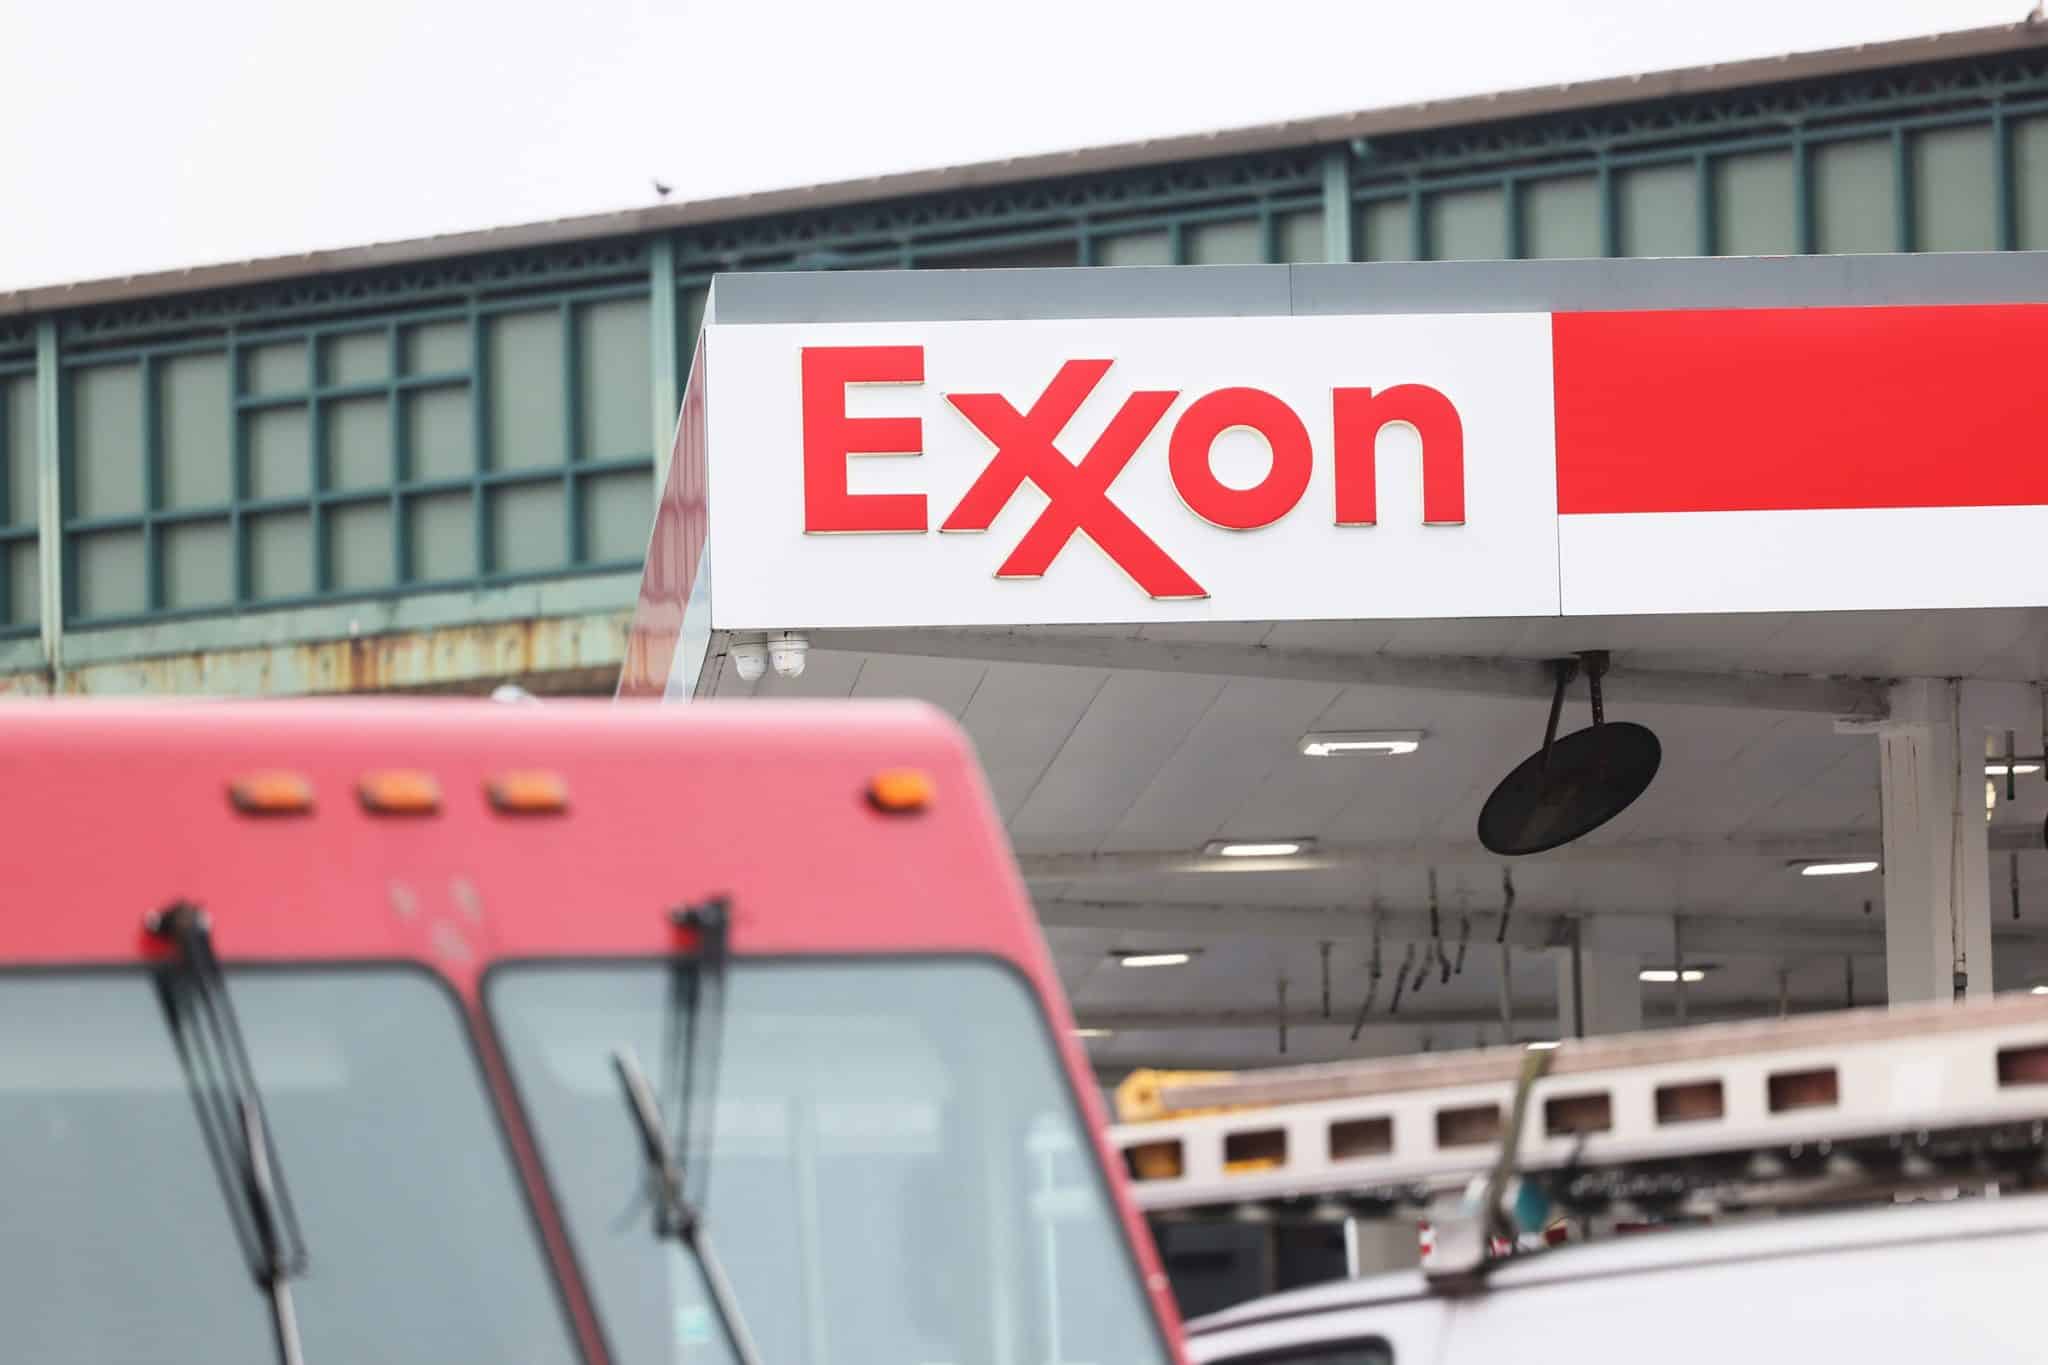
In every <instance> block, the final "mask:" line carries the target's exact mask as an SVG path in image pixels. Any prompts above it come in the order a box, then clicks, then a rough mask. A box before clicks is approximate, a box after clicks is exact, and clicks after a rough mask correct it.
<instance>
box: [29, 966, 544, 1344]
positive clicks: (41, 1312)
mask: <svg viewBox="0 0 2048 1365" xmlns="http://www.w3.org/2000/svg"><path fill="white" fill-rule="evenodd" d="M229 981H230V984H229V988H228V989H229V992H230V996H231V999H232V1000H233V1002H234V1004H235V1006H236V1008H237V1012H238V1013H239V1015H240V1019H241V1023H242V1026H243V1030H244V1033H245V1036H246V1039H247V1045H248V1049H249V1053H250V1058H251V1061H252V1062H253V1064H254V1067H255V1072H256V1081H257V1084H258V1086H259V1087H260V1088H261V1089H262V1092H263V1102H264V1109H265V1112H266V1114H267V1116H268V1118H269V1120H270V1127H271V1132H272V1137H273V1140H274V1142H275V1144H276V1148H277V1152H278V1154H279V1158H280V1165H281V1168H282V1173H283V1177H284V1182H285V1186H286V1188H287V1189H288V1191H289V1192H290V1195H291V1199H292V1202H293V1205H294V1208H295V1210H296V1212H297V1214H298V1217H299V1222H300V1226H301V1228H302V1230H303V1232H304V1234H305V1239H306V1245H307V1259H308V1262H309V1265H310V1269H309V1272H308V1273H307V1274H306V1275H304V1276H302V1277H300V1278H298V1279H297V1280H295V1281H294V1282H293V1286H292V1288H293V1295H294V1298H295V1300H296V1306H297V1309H298V1318H299V1327H300V1332H301V1335H302V1337H303V1340H304V1344H305V1353H306V1358H307V1359H308V1360H310V1361H316V1362H317V1361H376V1362H379V1365H448V1363H449V1362H451V1361H462V1360H492V1361H503V1362H506V1363H507V1365H568V1362H570V1361H572V1360H574V1359H575V1356H574V1354H573V1350H572V1348H571V1346H570V1343H569V1340H568V1336H567V1330H566V1327H565V1325H564V1323H563V1322H562V1321H561V1313H560V1311H559V1309H558V1308H557V1304H558V1302H559V1300H558V1298H557V1296H556V1294H555V1292H554V1289H553V1287H552V1286H551V1285H550V1283H549V1282H548V1279H547V1276H546V1272H545V1268H544V1263H543V1262H542V1260H541V1257H540V1253H539V1249H538V1247H537V1246H536V1244H535V1237H534V1232H533V1229H532V1223H531V1221H530V1219H529V1218H528V1216H527V1213H526V1210H525V1207H524V1204H523V1202H522V1196H521V1194H520V1191H519V1187H518V1185H517V1183H516V1181H515V1178H514V1176H513V1172H512V1169H511V1164H510V1161H509V1159H508V1158H507V1156H506V1152H505V1143H504V1139H503V1136H502V1134H501V1133H500V1132H499V1131H498V1129H497V1125H496V1123H495V1122H494V1120H493V1118H492V1117H491V1113H490V1110H489V1109H488V1107H487V1105H486V1101H485V1092H484V1088H483V1083H482V1079H481V1077H480V1076H479V1075H478V1073H477V1069H476V1064H475V1062H474V1061H473V1060H472V1054H471V1053H470V1051H469V1045H468V1043H467V1042H466V1041H465V1040H464V1037H463V1035H462V1033H461V1031H460V1026H459V1024H458V1021H457V1015H456V1011H455V1008H454V1006H453V1005H452V1004H451V1003H450V1002H449V1001H448V999H447V998H446V996H445V995H444V994H443V993H442V992H441V990H440V989H439V988H438V987H436V986H434V985H432V984H430V983H429V981H428V980H427V979H426V977H425V975H424V974H423V973H419V972H414V971H400V970H395V969H394V970H368V969H354V970H349V971H319V972H307V971H292V972H264V973H257V972H246V971H240V970H236V971H231V972H230V973H229ZM0 1030H4V1032H5V1035H6V1036H7V1037H8V1038H10V1039H14V1040H16V1045H15V1046H11V1047H9V1048H7V1049H6V1050H5V1051H4V1052H0V1169H4V1170H5V1171H6V1172H7V1176H8V1180H7V1190H8V1194H7V1202H6V1208H7V1227H8V1236H7V1237H5V1238H0V1319H4V1320H5V1321H6V1323H7V1333H8V1350H7V1355H8V1358H9V1359H12V1360H21V1361H46V1360H47V1361H92V1362H94V1363H95V1365H142V1363H143V1362H157V1361H205V1362H207V1365H276V1361H277V1358H278V1355H277V1352H278V1347H277V1343H276V1340H275V1337H274V1335H273V1333H272V1328H271V1319H270V1311H269V1308H268V1306H267V1303H266V1300H265V1296H264V1293H263V1291H262V1290H261V1288H259V1286H258V1285H257V1284H256V1282H255V1280H254V1278H253V1276H252V1275H251V1273H250V1269H249V1262H248V1260H247V1257H246V1254H245V1252H244V1250H243V1247H242V1244H241V1242H240V1241H239V1240H238V1238H237V1236H236V1233H235V1228H234V1224H233V1223H232V1222H231V1221H230V1219H231V1215H230V1213H229V1205H228V1203H227V1199H228V1197H229V1196H228V1194H227V1193H226V1191H225V1190H224V1189H223V1185H222V1182H221V1179H220V1177H219V1176H218V1175H217V1174H216V1167H215V1164H214V1161H213V1158H212V1156H211V1155H210V1153H209V1149H208V1143H207V1137H206V1132H205V1130H204V1129H203V1128H202V1127H201V1124H200V1121H199V1118H198V1111H197V1110H196V1109H195V1106H194V1101H193V1094H192V1091H191V1089H190V1086H189V1082H188V1080H187V1077H186V1073H185V1071H184V1069H183V1067H182V1065H181V1063H180V1061H179V1058H178V1054H177V1051H176V1050H175V1048H174V1045H173V1041H172V1035H171V1032H170V1029H169V1027H168V1025H167V1022H166V1019H165V1014H164V1010H163V1007H162V1004H161V1003H160V998H159V996H158V993H157V990H156V988H155V986H154V984H153V983H152V981H151V979H150V978H149V977H148V976H146V975H144V974H143V973H141V972H133V973H130V972H119V973H115V972H97V973H83V972H80V973H65V974H63V975H54V974H47V973H39V974H35V975H28V974H14V975H9V976H7V977H4V978H0ZM22 1040H33V1041H32V1044H31V1045H21V1044H22Z"/></svg>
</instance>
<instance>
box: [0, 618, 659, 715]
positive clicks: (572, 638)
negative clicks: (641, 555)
mask: <svg viewBox="0 0 2048 1365" xmlns="http://www.w3.org/2000/svg"><path fill="white" fill-rule="evenodd" d="M630 618H631V613H630V612H628V611H611V612H603V613H596V614H590V615H583V616H570V617H552V618H539V619H523V620H510V621H493V622H487V623H482V624H477V625H457V626H442V627H437V628H434V629H430V630H415V631H393V632H389V633H385V634H379V635H363V636H355V637H342V638H336V639H324V640H312V641H298V642H292V643H281V644H273V645H256V646H247V647H240V648H228V649H207V650H192V651H187V652H183V653H174V654H164V655H158V656H155V657H149V658H135V659H114V660H106V661H103V662H95V663H90V664H84V665H80V666H77V667H73V668H66V669H63V670H61V671H60V672H58V673H56V674H54V675H53V674H51V673H50V672H49V671H48V670H46V669H43V668H41V667H38V668H35V669H33V670H24V671H21V672H17V673H11V674H4V675H0V696H16V697H20V696H48V695H51V694H53V693H54V694H59V695H66V696H133V695H138V694H139V695H178V696H193V695H198V696H267V697H291V696H331V695H338V694H345V693H362V692H397V691H443V692H446V691H467V690H476V689H482V688H486V687H489V686H493V685H495V684H497V683H500V682H517V683H519V684H520V685H521V686H523V687H525V688H527V690H529V691H532V692H536V693H550V694H555V695H561V694H565V693H585V692H587V693H590V694H592V695H599V696H603V695H609V694H610V691H611V688H612V684H613V683H614V682H615V681H616V679H617V677H618V671H619V666H620V664H621V662H622V661H623V660H624V658H625V646H626V628H627V624H628V622H629V620H630Z"/></svg>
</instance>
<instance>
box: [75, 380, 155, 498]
mask: <svg viewBox="0 0 2048 1365" xmlns="http://www.w3.org/2000/svg"><path fill="white" fill-rule="evenodd" d="M71 423H72V434H71V455H72V465H71V507H72V511H73V513H74V515H76V516H80V517H124V516H132V515H133V514H135V513H137V512H140V511H141V510H142V493H143V488H142V371H141V368H140V367H139V366H136V365H95V366H93V367H91V368H90V369H84V370H74V371H73V372H72V375H71Z"/></svg>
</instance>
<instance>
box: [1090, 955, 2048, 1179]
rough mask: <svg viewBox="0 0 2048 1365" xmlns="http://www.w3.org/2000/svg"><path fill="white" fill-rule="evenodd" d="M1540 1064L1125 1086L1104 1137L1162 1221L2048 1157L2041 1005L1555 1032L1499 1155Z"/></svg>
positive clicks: (1967, 1175) (1442, 1063)
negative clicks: (1512, 1144) (1592, 1034)
mask: <svg viewBox="0 0 2048 1365" xmlns="http://www.w3.org/2000/svg"><path fill="white" fill-rule="evenodd" d="M1532 1060H1535V1059H1532V1058H1531V1057H1529V1056H1528V1055H1527V1054H1526V1053H1525V1050H1524V1049H1521V1048H1498V1049H1488V1050H1483V1051H1479V1052H1470V1053H1448V1054H1445V1053H1438V1054H1432V1055H1428V1056H1418V1057H1403V1058H1397V1059H1392V1060H1388V1061H1377V1062H1365V1063H1336V1064H1330V1065H1324V1066H1310V1067H1294V1068H1286V1069H1280V1070H1273V1071H1266V1072H1255V1073H1245V1074H1241V1075H1228V1074H1226V1075H1215V1074H1205V1075H1202V1076H1200V1077H1191V1078H1187V1080H1185V1081H1181V1082H1176V1080H1175V1078H1173V1077H1172V1076H1170V1075H1169V1076H1165V1077H1158V1076H1153V1077H1151V1078H1136V1079H1138V1080H1139V1081H1140V1084H1137V1085H1134V1086H1133V1087H1132V1091H1133V1094H1137V1093H1138V1092H1140V1091H1145V1090H1147V1089H1148V1088H1149V1089H1150V1090H1152V1091H1156V1095H1154V1094H1146V1095H1144V1096H1143V1099H1144V1100H1146V1101H1149V1103H1141V1104H1139V1105H1138V1106H1137V1107H1135V1108H1134V1107H1133V1106H1131V1105H1129V1104H1120V1105H1119V1109H1120V1117H1122V1118H1123V1119H1124V1120H1125V1121H1123V1122H1120V1123H1119V1124H1118V1125H1116V1126H1115V1127H1114V1128H1113V1129H1112V1141H1113V1143H1114V1145H1115V1146H1116V1147H1117V1148H1118V1149H1119V1150H1120V1151H1121V1152H1122V1153H1123V1155H1124V1160H1125V1164H1126V1167H1127V1170H1128V1172H1129V1175H1130V1178H1131V1188H1132V1191H1133V1194H1134V1196H1135V1198H1136V1200H1137V1203H1138V1204H1139V1206H1140V1207H1141V1208H1143V1209H1145V1210H1147V1211H1148V1212H1151V1213H1154V1214H1169V1213H1180V1214H1191V1213H1198V1212H1209V1213H1216V1212H1228V1213H1231V1214H1233V1215H1234V1216H1246V1215H1247V1214H1252V1215H1254V1216H1272V1215H1274V1214H1276V1213H1284V1212H1286V1211H1288V1210H1289V1209H1293V1210H1296V1211H1307V1212H1310V1213H1311V1216H1321V1215H1327V1214H1329V1213H1331V1212H1334V1211H1337V1210H1342V1211H1345V1212H1357V1211H1361V1210H1365V1211H1375V1210H1377V1211H1388V1210H1392V1209H1396V1208H1407V1207H1426V1206H1428V1205H1429V1204H1430V1203H1432V1202H1441V1201H1442V1199H1443V1198H1444V1197H1445V1196H1449V1195H1453V1194H1454V1193H1455V1192H1457V1191H1461V1190H1462V1191H1467V1192H1468V1193H1469V1191H1470V1189H1471V1188H1472V1187H1473V1186H1474V1182H1475V1181H1478V1180H1481V1179H1482V1178H1485V1177H1487V1176H1488V1175H1489V1174H1494V1175H1499V1174H1500V1173H1501V1172H1503V1171H1507V1172H1512V1174H1513V1175H1514V1176H1516V1177H1518V1178H1519V1179H1520V1180H1521V1181H1523V1182H1530V1181H1533V1182H1535V1183H1537V1184H1539V1185H1540V1186H1542V1187H1543V1189H1544V1191H1545V1193H1546V1195H1547V1197H1548V1198H1549V1199H1550V1200H1552V1201H1554V1202H1556V1203H1558V1204H1560V1205H1562V1206H1564V1207H1566V1208H1574V1207H1575V1206H1576V1207H1580V1208H1594V1207H1597V1208H1602V1209H1612V1208H1615V1207H1618V1206H1623V1205H1626V1206H1628V1207H1633V1208H1643V1209H1647V1210H1652V1211H1654V1212H1657V1213H1661V1214H1668V1213H1672V1212H1676V1211H1680V1210H1681V1209H1683V1208H1685V1207H1686V1206H1687V1201H1688V1200H1691V1201H1693V1203H1694V1204H1695V1205H1696V1204H1697V1202H1698V1200H1699V1199H1700V1198H1701V1197H1703V1196H1705V1195H1711V1197H1712V1200H1713V1203H1714V1206H1715V1207H1718V1208H1728V1207H1734V1206H1748V1207H1756V1206H1759V1205H1771V1206H1783V1205H1784V1204H1787V1203H1793V1202H1798V1201H1801V1200H1806V1199H1827V1198H1840V1197H1860V1196H1862V1195H1869V1196H1872V1197H1876V1196H1877V1195H1878V1194H1879V1193H1880V1192H1881V1191H1884V1190H1898V1189H1905V1188H1910V1187H1912V1186H1914V1185H1915V1184H1924V1183H1927V1182H1928V1181H1930V1180H1933V1179H1946V1180H1949V1181H1955V1180H1957V1179H1959V1178H1960V1179H1964V1180H1967V1181H1979V1180H1981V1181H1984V1182H1986V1183H2000V1184H2006V1183H2015V1182H2017V1183H2032V1182H2033V1181H2034V1180H2035V1178H2036V1177H2037V1176H2039V1175H2040V1174H2041V1173H2042V1172H2043V1171H2044V1170H2048V1167H2044V1164H2043V1155H2044V1151H2048V1139H2044V1130H2048V999H2042V998H2036V997H2030V996H2024V995H2015V996H2004V997H1999V998H1997V999H1995V1000H1992V1001H1988V1002H1980V1003H1976V1004H1937V1005H1929V1006H1912V1007H1901V1008H1898V1009H1884V1008H1879V1009H1868V1010H1855V1011H1844V1012H1837V1013H1829V1014H1823V1015H1809V1016H1802V1017H1799V1018H1794V1019H1787V1020H1771V1021H1768V1022H1762V1023H1745V1024H1732V1025H1715V1026H1707V1027H1700V1028H1691V1029H1676V1030H1668V1031H1662V1032H1654V1033H1641V1034H1631V1035H1626V1036H1621V1037H1614V1038H1600V1039H1589V1040H1584V1041H1574V1042H1566V1043H1562V1044H1559V1045H1557V1046H1556V1047H1555V1049H1554V1050H1553V1051H1551V1052H1550V1054H1549V1056H1548V1057H1547V1058H1544V1059H1541V1061H1543V1062H1547V1066H1546V1067H1544V1068H1543V1071H1542V1074H1541V1075H1540V1076H1539V1077H1537V1078H1536V1079H1534V1081H1533V1083H1532V1084H1531V1085H1530V1088H1529V1093H1528V1096H1527V1110H1526V1118H1525V1120H1524V1123H1523V1126H1522V1131H1521V1134H1520V1140H1519V1142H1518V1143H1517V1144H1516V1149H1515V1150H1514V1151H1513V1152H1511V1153H1505V1154H1504V1153H1503V1152H1502V1150H1501V1148H1502V1140H1503V1137H1504V1135H1505V1134H1506V1133H1507V1131H1508V1129H1509V1127H1510V1122H1511V1121H1510V1115H1511V1114H1512V1112H1513V1110H1514V1103H1515V1098H1516V1093H1517V1088H1518V1085H1519V1084H1520V1077H1521V1076H1522V1074H1523V1071H1524V1068H1525V1064H1527V1063H1529V1062H1531V1061H1532ZM1146 1109H1149V1110H1150V1111H1151V1112H1152V1113H1154V1114H1157V1115H1158V1116H1157V1117H1142V1118H1141V1117H1138V1115H1139V1114H1140V1113H1141V1112H1143V1111H1145V1110H1146ZM1189 1110H1202V1111H1205V1112H1201V1113H1196V1114H1190V1113H1188V1112H1187V1111H1189ZM1503 1155H1506V1156H1510V1157H1512V1161H1510V1162H1508V1163H1506V1165H1505V1166H1503V1165H1502V1157H1503ZM1497 1183H1498V1182H1497ZM1497 1192H1498V1191H1497ZM1318 1211H1320V1212H1318Z"/></svg>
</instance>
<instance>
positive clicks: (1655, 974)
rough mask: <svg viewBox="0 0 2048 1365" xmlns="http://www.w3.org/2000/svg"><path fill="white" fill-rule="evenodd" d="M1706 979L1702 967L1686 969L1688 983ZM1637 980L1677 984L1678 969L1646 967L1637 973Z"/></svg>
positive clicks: (1659, 984) (1660, 983)
mask: <svg viewBox="0 0 2048 1365" xmlns="http://www.w3.org/2000/svg"><path fill="white" fill-rule="evenodd" d="M1706 979H1707V974H1706V972H1705V971H1704V970H1702V969H1701V968H1698V967H1687V968H1686V969H1685V980H1686V984H1687V985H1691V984H1692V983H1694V982H1697V981H1705V980H1706ZM1636 980H1638V981H1648V982H1650V983H1651V984H1652V985H1658V986H1670V985H1675V984H1676V983H1677V981H1678V971H1677V969H1676V968H1673V967H1645V968H1643V970H1641V971H1639V972H1637V973H1636Z"/></svg>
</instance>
